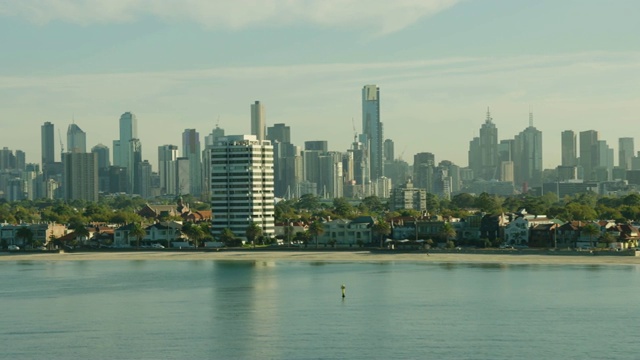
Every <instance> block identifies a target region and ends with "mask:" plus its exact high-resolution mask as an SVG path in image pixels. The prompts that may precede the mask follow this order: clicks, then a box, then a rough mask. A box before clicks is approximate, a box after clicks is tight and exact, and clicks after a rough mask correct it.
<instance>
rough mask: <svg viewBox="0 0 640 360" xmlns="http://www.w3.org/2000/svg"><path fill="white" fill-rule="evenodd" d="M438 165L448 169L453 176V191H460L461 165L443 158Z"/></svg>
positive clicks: (451, 176) (449, 174)
mask: <svg viewBox="0 0 640 360" xmlns="http://www.w3.org/2000/svg"><path fill="white" fill-rule="evenodd" d="M438 167H440V168H445V169H447V174H448V176H449V177H450V178H451V192H453V193H455V192H458V191H460V188H461V186H462V181H461V178H460V166H458V165H456V164H454V163H453V162H451V161H449V160H442V161H440V163H439V164H438Z"/></svg>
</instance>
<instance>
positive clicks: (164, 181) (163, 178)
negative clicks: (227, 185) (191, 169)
mask: <svg viewBox="0 0 640 360" xmlns="http://www.w3.org/2000/svg"><path fill="white" fill-rule="evenodd" d="M177 159H178V147H177V146H176V145H162V146H158V175H159V176H160V193H161V194H162V195H173V194H176V189H177V188H178V187H177V185H176V176H177V175H176V170H177V167H176V160H177ZM209 175H210V174H209Z"/></svg>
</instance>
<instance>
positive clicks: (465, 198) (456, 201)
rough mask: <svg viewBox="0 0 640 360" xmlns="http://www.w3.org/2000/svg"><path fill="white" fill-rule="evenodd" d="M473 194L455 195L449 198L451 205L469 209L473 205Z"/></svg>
mask: <svg viewBox="0 0 640 360" xmlns="http://www.w3.org/2000/svg"><path fill="white" fill-rule="evenodd" d="M475 201H476V198H475V196H473V195H471V194H467V193H462V194H458V195H455V196H454V197H453V198H452V199H451V205H452V206H455V207H457V208H459V209H470V208H473V207H474V206H475Z"/></svg>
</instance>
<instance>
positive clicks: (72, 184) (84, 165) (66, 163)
mask: <svg viewBox="0 0 640 360" xmlns="http://www.w3.org/2000/svg"><path fill="white" fill-rule="evenodd" d="M62 163H63V167H64V170H63V179H64V181H63V186H64V198H65V200H85V201H98V155H97V154H96V153H82V152H68V153H64V154H63V159H62Z"/></svg>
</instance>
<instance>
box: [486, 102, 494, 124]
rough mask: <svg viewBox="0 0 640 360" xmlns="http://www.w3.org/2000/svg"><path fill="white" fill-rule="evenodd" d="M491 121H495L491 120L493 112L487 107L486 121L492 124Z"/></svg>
mask: <svg viewBox="0 0 640 360" xmlns="http://www.w3.org/2000/svg"><path fill="white" fill-rule="evenodd" d="M491 120H493V119H492V118H491V111H490V110H489V107H488V106H487V120H485V122H486V123H491Z"/></svg>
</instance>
